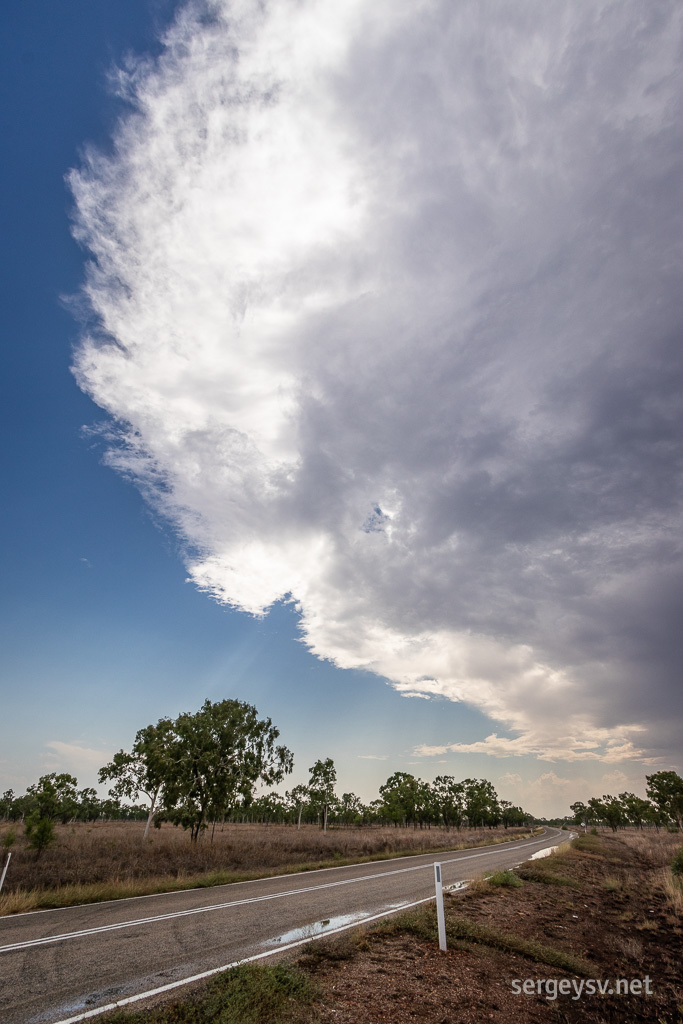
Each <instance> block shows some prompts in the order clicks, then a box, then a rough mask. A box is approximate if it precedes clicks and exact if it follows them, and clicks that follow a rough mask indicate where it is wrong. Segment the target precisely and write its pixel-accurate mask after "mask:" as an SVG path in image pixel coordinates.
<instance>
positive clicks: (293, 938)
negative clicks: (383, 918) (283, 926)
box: [262, 913, 371, 946]
mask: <svg viewBox="0 0 683 1024" xmlns="http://www.w3.org/2000/svg"><path fill="white" fill-rule="evenodd" d="M370 916H371V915H370V914H365V913H361V914H340V915H339V917H327V918H325V920H324V921H314V922H313V923H312V924H306V925H304V926H303V928H292V929H291V931H288V932H283V933H282V935H277V936H276V937H275V938H273V939H267V940H266V941H265V942H264V943H262V945H264V946H270V945H272V944H275V945H277V946H280V945H282V944H283V943H287V942H297V940H299V939H313V938H315V937H316V936H317V935H322V934H323V933H324V932H330V931H334V929H335V928H343V927H344V926H348V925H351V924H361V922H362V921H364V920H365V918H366V917H370Z"/></svg>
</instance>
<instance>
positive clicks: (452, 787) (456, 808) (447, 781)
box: [432, 775, 465, 831]
mask: <svg viewBox="0 0 683 1024" xmlns="http://www.w3.org/2000/svg"><path fill="white" fill-rule="evenodd" d="M432 791H433V793H434V802H435V807H436V809H437V813H438V814H439V815H440V816H441V818H442V819H443V823H444V825H445V826H446V828H447V829H448V828H451V826H452V825H455V827H456V828H457V829H458V831H459V830H460V826H461V825H462V819H463V815H464V813H465V787H464V786H463V784H462V782H456V781H455V779H454V778H453V776H452V775H437V777H436V778H435V779H434V782H433V783H432Z"/></svg>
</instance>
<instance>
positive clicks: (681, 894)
mask: <svg viewBox="0 0 683 1024" xmlns="http://www.w3.org/2000/svg"><path fill="white" fill-rule="evenodd" d="M661 886H662V889H663V890H664V894H665V896H666V899H667V902H668V904H669V906H670V908H671V909H672V910H673V912H674V914H675V915H676V916H678V917H683V882H682V881H681V879H680V878H679V877H678V876H676V875H674V874H672V872H671V868H663V869H662V873H661Z"/></svg>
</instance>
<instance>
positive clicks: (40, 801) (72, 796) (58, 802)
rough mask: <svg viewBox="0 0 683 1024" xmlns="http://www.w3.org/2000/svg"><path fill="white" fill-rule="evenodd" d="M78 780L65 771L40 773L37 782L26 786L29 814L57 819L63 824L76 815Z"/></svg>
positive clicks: (52, 819)
mask: <svg viewBox="0 0 683 1024" xmlns="http://www.w3.org/2000/svg"><path fill="white" fill-rule="evenodd" d="M77 785H78V780H77V779H75V778H74V776H73V775H68V774H67V773H66V772H62V773H61V774H59V775H58V774H57V773H56V772H50V774H49V775H41V777H40V778H39V779H38V782H37V783H34V784H33V785H32V786H28V787H27V789H26V795H27V796H28V797H29V798H30V802H31V805H32V806H31V812H30V813H31V814H35V815H36V817H37V818H47V819H48V820H49V821H55V819H57V818H58V819H59V820H60V821H61V822H62V823H63V824H66V823H67V821H70V820H71V819H72V818H74V817H75V816H76V813H77V811H78V794H77V792H76V786H77Z"/></svg>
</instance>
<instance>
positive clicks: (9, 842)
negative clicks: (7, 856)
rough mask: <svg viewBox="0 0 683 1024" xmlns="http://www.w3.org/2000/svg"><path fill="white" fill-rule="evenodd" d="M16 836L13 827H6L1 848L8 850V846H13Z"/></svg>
mask: <svg viewBox="0 0 683 1024" xmlns="http://www.w3.org/2000/svg"><path fill="white" fill-rule="evenodd" d="M16 838H17V833H16V832H15V831H14V829H13V828H10V829H8V830H7V832H5V834H4V836H3V837H2V848H3V850H9V849H10V847H12V846H14V843H15V842H16Z"/></svg>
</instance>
